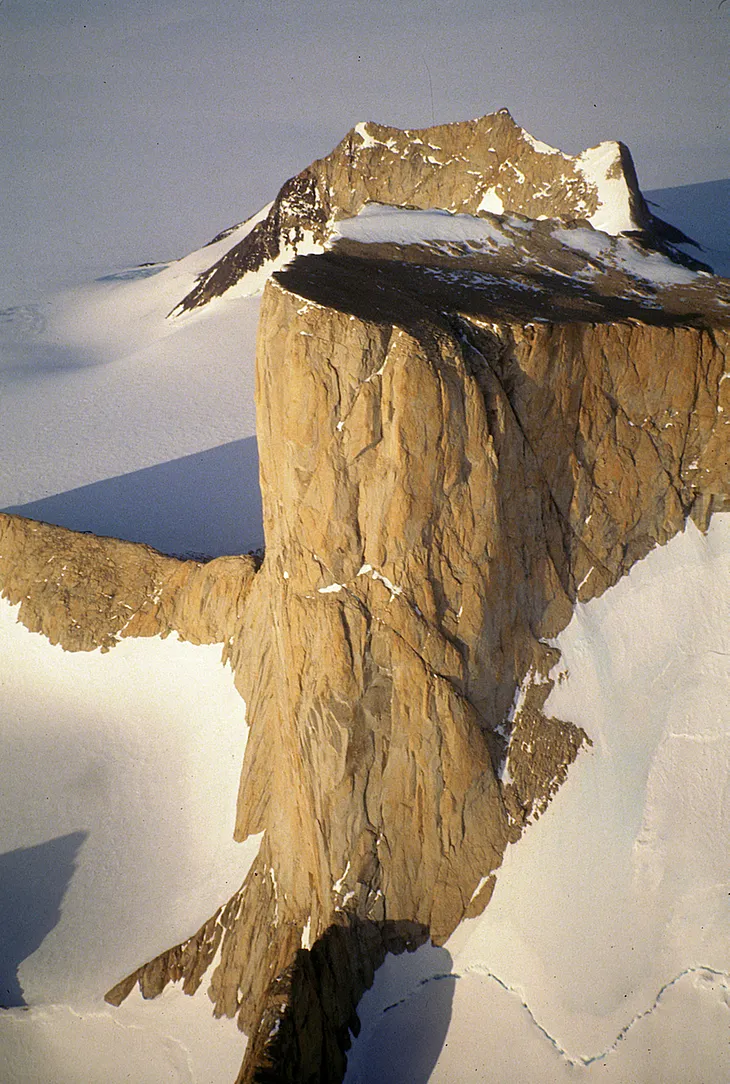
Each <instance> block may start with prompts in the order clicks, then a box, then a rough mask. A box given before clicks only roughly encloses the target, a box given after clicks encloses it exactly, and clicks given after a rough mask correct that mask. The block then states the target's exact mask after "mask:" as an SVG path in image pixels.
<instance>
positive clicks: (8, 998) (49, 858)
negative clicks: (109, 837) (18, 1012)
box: [0, 832, 88, 1009]
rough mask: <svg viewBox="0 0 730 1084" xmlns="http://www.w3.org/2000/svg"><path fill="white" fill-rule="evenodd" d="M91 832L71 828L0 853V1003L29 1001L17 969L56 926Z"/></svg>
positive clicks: (1, 1005)
mask: <svg viewBox="0 0 730 1084" xmlns="http://www.w3.org/2000/svg"><path fill="white" fill-rule="evenodd" d="M87 835H88V833H87V832H71V833H69V835H66V836H58V837H57V838H56V839H51V840H49V841H48V842H47V843H40V844H38V846H36V847H21V848H19V849H18V850H16V851H8V852H7V853H6V854H3V855H0V930H2V937H0V1008H3V1009H10V1008H14V1007H17V1006H20V1005H25V1000H24V998H23V990H22V988H21V985H20V981H19V979H18V968H19V967H20V965H21V964H22V962H23V960H25V959H27V958H28V956H30V955H32V953H34V952H35V951H36V949H37V948H38V947H39V946H40V945H41V943H42V942H43V941H44V940H45V938H46V937H47V936H48V934H49V933H50V932H51V930H52V929H53V928H54V926H56V925H57V923H58V921H59V919H60V917H61V904H62V903H63V898H64V896H65V895H66V891H67V889H68V886H69V884H70V883H71V878H72V877H73V875H74V872H75V870H76V863H77V858H78V853H79V850H80V848H81V844H82V843H83V842H84V840H85V839H86V838H87Z"/></svg>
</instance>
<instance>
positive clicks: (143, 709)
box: [0, 599, 260, 1020]
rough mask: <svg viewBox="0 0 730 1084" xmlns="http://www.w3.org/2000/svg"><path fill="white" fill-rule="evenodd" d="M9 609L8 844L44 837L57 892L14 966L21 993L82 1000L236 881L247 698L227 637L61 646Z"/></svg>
mask: <svg viewBox="0 0 730 1084" xmlns="http://www.w3.org/2000/svg"><path fill="white" fill-rule="evenodd" d="M16 614H17V607H14V606H11V605H10V604H9V603H8V602H7V601H6V600H4V599H3V600H0V655H1V656H2V658H3V659H4V660H5V667H4V677H3V681H2V684H1V685H0V699H1V703H2V718H3V732H2V758H1V759H0V772H1V773H2V785H1V786H0V794H1V795H2V799H1V800H2V806H3V813H2V816H1V817H0V824H1V825H2V828H1V829H0V851H1V852H2V854H3V855H4V856H5V857H7V855H8V853H9V852H17V851H20V850H27V849H29V848H33V847H38V846H40V845H48V857H47V859H46V861H45V864H46V865H47V866H48V868H49V869H50V870H52V871H53V873H52V876H51V877H49V885H48V891H49V893H55V894H56V895H57V896H58V900H57V902H58V904H59V905H60V904H61V901H62V906H61V917H60V921H58V923H57V924H56V925H55V926H54V927H53V929H51V930H50V931H48V933H47V935H46V936H45V937H44V938H43V940H42V942H41V943H40V945H39V946H38V947H37V949H36V951H34V952H33V953H32V954H31V955H29V956H28V957H27V958H23V959H22V960H19V961H18V963H19V972H18V975H19V981H20V986H21V987H22V991H23V997H24V1000H25V1001H26V1002H27V1003H28V1004H31V1005H37V1004H48V1003H55V1002H64V1003H67V1004H72V1005H77V1004H78V1003H80V1002H86V1001H87V1000H88V999H89V998H91V999H93V1000H96V999H99V998H100V997H101V996H102V995H103V994H104V993H105V992H106V990H107V989H109V988H110V987H111V986H112V985H114V983H116V982H117V981H119V979H121V978H123V977H124V975H126V974H127V973H129V972H130V971H133V970H134V969H135V968H136V967H138V966H139V965H140V964H141V963H144V962H145V961H147V960H148V959H151V958H152V957H153V956H155V955H157V954H158V953H160V952H162V951H163V950H164V949H166V948H169V947H170V946H171V945H173V944H176V943H177V942H178V941H181V940H184V939H185V938H187V937H189V936H190V935H191V934H193V933H195V932H196V930H197V929H198V928H199V927H200V925H201V924H202V923H203V922H204V921H205V920H206V919H207V918H209V917H210V915H211V914H212V913H213V912H214V911H215V910H216V909H217V907H218V906H220V904H222V903H224V902H226V900H228V898H229V897H230V896H231V895H232V894H233V893H234V892H235V891H236V890H237V889H238V888H239V887H240V885H241V883H242V881H243V879H244V877H245V875H246V872H247V871H248V868H249V866H250V864H251V862H252V860H253V857H254V856H255V854H256V853H257V851H258V846H259V842H260V840H259V838H258V837H252V838H251V840H249V841H248V842H247V843H246V844H238V843H234V842H233V826H234V818H235V806H236V794H237V788H238V777H239V774H240V769H241V762H242V758H243V753H244V750H245V747H246V738H247V733H248V728H247V724H246V713H245V704H244V702H243V700H242V699H241V697H240V696H239V694H238V693H237V691H236V689H235V687H234V685H233V676H232V673H231V671H230V669H226V668H224V667H223V665H222V664H221V661H220V652H221V648H220V645H209V646H202V647H198V646H193V645H192V644H189V643H184V642H182V641H180V640H178V639H177V638H176V637H168V638H167V639H162V638H160V637H152V638H145V639H132V638H130V639H125V640H122V641H121V642H120V643H119V644H117V646H116V647H115V648H113V649H112V650H111V651H108V652H106V653H102V652H101V651H100V650H98V651H92V652H67V651H64V650H63V649H62V648H61V647H60V646H53V645H51V644H50V643H49V642H48V640H46V638H45V637H44V636H41V635H40V634H39V633H31V632H29V631H28V630H27V629H26V628H25V627H24V626H23V625H21V624H20V623H18V622H17V620H16ZM74 833H75V834H77V836H78V838H77V842H76V848H75V851H76V853H75V854H73V855H72V854H68V853H64V854H63V857H62V854H61V847H60V846H59V847H58V848H56V850H57V851H58V857H57V858H55V857H54V847H53V845H52V843H53V841H59V840H61V839H64V838H66V837H68V836H71V835H73V834H74ZM55 867H57V868H55ZM6 887H7V885H6ZM19 888H22V886H19ZM27 902H28V904H30V903H31V902H32V901H30V900H28V901H27ZM31 920H32V919H31V918H29V920H28V921H31ZM32 933H33V931H31V930H27V931H25V932H23V931H22V930H21V931H20V933H19V937H20V936H21V934H22V935H23V936H24V937H26V940H28V941H30V940H32ZM1 1019H2V1017H0V1020H1Z"/></svg>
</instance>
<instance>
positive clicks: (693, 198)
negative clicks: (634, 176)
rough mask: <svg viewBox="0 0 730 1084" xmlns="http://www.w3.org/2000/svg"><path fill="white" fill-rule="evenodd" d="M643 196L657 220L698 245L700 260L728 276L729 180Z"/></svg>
mask: <svg viewBox="0 0 730 1084" xmlns="http://www.w3.org/2000/svg"><path fill="white" fill-rule="evenodd" d="M644 196H645V197H646V200H647V202H648V203H649V206H650V207H651V210H652V211H653V212H655V213H656V214H658V215H659V217H660V218H663V219H666V221H667V222H671V223H672V224H673V225H674V226H678V227H679V228H680V229H681V230H683V232H684V233H686V234H688V235H689V236H690V237H691V238H692V239H693V240H695V241H697V242H698V243H699V245H700V248H701V249H702V251H701V252H700V253H699V257H700V259H702V260H706V261H707V263H709V264H711V266H712V268H713V270H714V271H715V273H716V274H718V275H724V276H725V277H728V276H730V178H728V179H727V180H723V181H704V182H703V183H702V184H683V185H679V186H678V187H676V188H656V189H653V190H652V191H649V192H645V193H644ZM688 251H689V250H688ZM695 255H697V253H696V252H695Z"/></svg>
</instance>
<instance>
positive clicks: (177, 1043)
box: [0, 986, 246, 1084]
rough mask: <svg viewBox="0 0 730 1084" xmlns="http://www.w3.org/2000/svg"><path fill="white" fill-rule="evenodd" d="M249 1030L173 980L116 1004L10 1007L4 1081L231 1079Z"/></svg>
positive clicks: (0, 1073)
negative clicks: (152, 994) (153, 992)
mask: <svg viewBox="0 0 730 1084" xmlns="http://www.w3.org/2000/svg"><path fill="white" fill-rule="evenodd" d="M245 1050H246V1036H245V1035H244V1034H243V1033H242V1032H241V1031H239V1030H238V1026H237V1023H236V1021H235V1020H228V1019H225V1018H224V1019H221V1020H214V1019H213V1017H212V1015H211V1004H210V1001H209V1000H208V998H207V997H206V996H205V995H203V994H201V992H200V991H199V992H198V993H197V994H196V995H195V997H188V996H187V995H186V994H184V993H183V992H182V990H181V989H180V988H179V987H177V986H168V987H167V988H166V989H165V990H164V991H163V993H162V994H161V995H160V996H159V997H157V998H155V999H154V1000H152V1001H144V1000H143V998H142V995H141V994H140V993H139V990H137V989H135V990H134V991H133V993H131V994H130V995H129V997H128V998H127V1000H126V1001H125V1002H124V1003H123V1004H122V1005H121V1006H120V1007H119V1008H118V1009H115V1008H112V1006H111V1005H105V1004H103V1003H102V1004H101V1005H94V1006H84V1007H83V1008H71V1007H70V1006H68V1005H49V1006H44V1007H43V1008H37V1009H32V1010H31V1011H27V1010H24V1009H11V1010H8V1011H7V1012H4V1013H3V1014H2V1015H1V1016H0V1079H2V1080H3V1081H7V1082H11V1081H12V1084H51V1082H53V1084H129V1081H139V1082H140V1084H141V1082H144V1084H231V1081H233V1080H235V1079H236V1076H237V1074H238V1071H239V1070H240V1068H241V1062H242V1061H243V1055H244V1053H245Z"/></svg>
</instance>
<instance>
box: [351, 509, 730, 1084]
mask: <svg viewBox="0 0 730 1084" xmlns="http://www.w3.org/2000/svg"><path fill="white" fill-rule="evenodd" d="M729 614H730V516H727V515H725V516H722V515H716V516H715V517H714V518H713V520H712V522H711V524H710V528H709V531H708V533H707V535H705V536H703V535H701V534H700V532H699V531H698V530H697V529H696V528H695V527H694V525H693V524H692V523H691V522H688V524H687V526H686V529H685V531H684V533H683V534H680V535H678V536H676V537H675V538H674V539H673V540H672V541H671V542H669V543H668V544H667V545H666V546H664V547H662V548H659V549H655V550H654V551H652V552H651V553H650V554H649V555H648V556H647V557H646V558H645V559H644V560H643V561H641V562H640V563H638V564H637V565H636V566H635V567H634V568H633V569H632V570H631V572H630V574H629V575H628V576H627V577H625V578H624V579H622V580H621V581H620V582H619V583H618V584H617V585H616V586H615V587H614V588H612V589H611V590H610V591H608V592H606V593H605V594H604V595H603V596H601V597H600V598H596V599H593V600H591V601H590V602H588V603H586V604H578V605H577V606H576V609H575V612H574V616H573V619H572V621H571V622H570V624H569V625H568V627H567V628H566V629H565V630H564V631H563V633H561V634H560V636H559V637H558V638H557V640H556V641H555V643H556V646H557V647H558V648H559V649H560V651H561V659H560V661H559V663H558V664H557V668H556V669H559V670H560V671H561V672H564V671H567V677H566V678H565V679H564V680H562V681H560V682H556V684H555V686H554V688H553V690H552V692H551V694H550V697H549V699H548V701H547V704H546V709H545V710H546V711H547V712H548V713H549V714H552V715H554V716H557V717H558V718H563V719H569V720H572V721H573V722H575V723H578V724H579V725H581V726H583V727H584V728H585V730H586V731H587V733H588V734H589V736H590V737H591V739H592V741H593V746H592V748H584V749H583V750H581V752H580V754H579V756H578V759H577V761H576V763H575V764H574V765H573V766H572V767H571V769H570V772H569V775H568V779H567V781H566V783H565V784H564V785H563V787H562V788H561V789H560V791H559V792H558V794H557V795H556V797H555V798H554V799H553V801H552V803H551V805H550V806H549V807H548V809H547V811H546V812H545V813H544V814H543V816H542V817H541V818H540V819H539V820H538V821H537V822H536V823H535V824H533V825H531V826H530V827H529V828H528V829H527V830H526V832H525V833H524V835H523V837H522V839H521V840H520V841H519V842H518V843H517V844H515V845H513V846H512V847H510V848H509V849H508V851H507V853H506V855H505V860H504V863H503V865H502V867H501V868H500V869H499V870H498V871H497V885H496V888H495V891H494V895H493V897H492V900H491V902H490V904H489V905H488V907H487V908H486V910H485V911H484V913H483V914H482V915H481V916H480V917H479V918H477V919H472V920H467V921H465V922H463V923H462V925H461V926H460V927H459V929H458V930H457V931H456V932H455V933H454V934H453V936H452V937H451V938H450V940H449V941H448V942H447V944H446V946H445V950H435V949H433V948H431V947H430V946H427V947H424V948H423V949H419V950H418V952H417V953H415V956H414V957H400V958H396V959H390V960H389V961H388V962H387V964H386V965H384V966H383V967H382V968H381V969H380V970H379V971H378V973H377V975H376V980H375V983H374V985H373V987H372V989H371V990H370V991H369V992H368V993H367V994H366V995H365V997H364V998H363V1000H362V1002H361V1004H360V1009H359V1014H360V1017H361V1020H362V1021H363V1029H362V1032H361V1035H360V1037H359V1038H358V1039H357V1040H355V1042H354V1046H353V1051H352V1054H351V1056H350V1064H349V1067H348V1074H347V1078H346V1079H347V1082H348V1084H366V1082H367V1084H371V1082H372V1084H374V1082H375V1081H379V1080H382V1079H388V1080H389V1081H390V1082H391V1084H406V1082H408V1084H413V1082H416V1081H418V1082H420V1081H426V1080H430V1081H432V1082H433V1084H441V1082H443V1084H447V1082H451V1081H454V1080H463V1079H484V1071H485V1066H489V1074H490V1077H489V1079H499V1080H501V1081H514V1082H517V1081H524V1080H530V1081H535V1082H536V1084H553V1082H562V1081H566V1082H567V1081H576V1080H579V1081H580V1080H586V1081H594V1080H595V1081H599V1080H600V1081H610V1082H611V1084H655V1082H656V1081H663V1082H664V1081H666V1082H671V1084H679V1082H682V1084H685V1082H696V1084H702V1082H704V1084H707V1082H709V1081H713V1082H714V1081H720V1080H724V1079H726V1078H727V1066H728V1045H727V1043H728V1033H729V1032H728V1025H729V1024H730V922H728V902H727V901H728V891H729V890H730V884H729V883H728V870H729V869H730V790H729V789H728V782H727V781H728V778H729V776H730V771H729V769H730V720H729V719H728V703H730V661H729V660H730V622H729V621H728V615H729ZM434 954H437V955H434ZM445 957H447V958H448V963H449V965H450V966H445V964H444V958H445ZM384 1073H385V1074H386V1075H385V1076H384V1075H383V1074H384ZM480 1074H481V1075H480Z"/></svg>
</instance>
